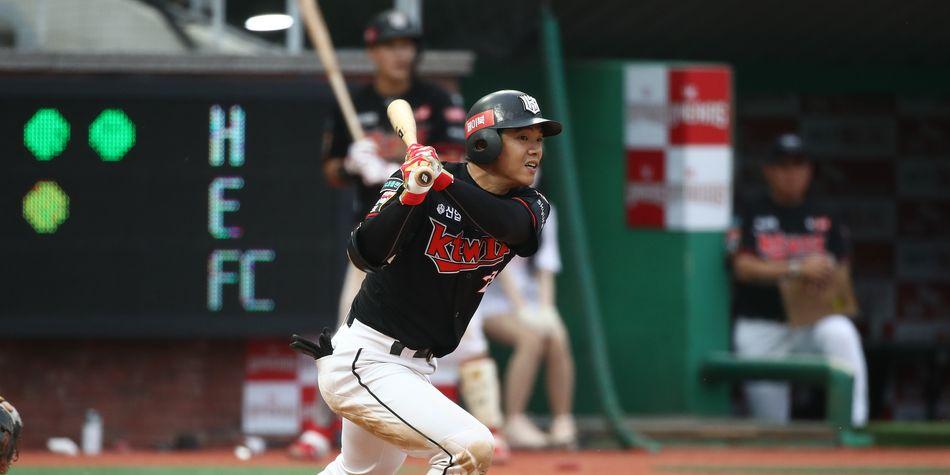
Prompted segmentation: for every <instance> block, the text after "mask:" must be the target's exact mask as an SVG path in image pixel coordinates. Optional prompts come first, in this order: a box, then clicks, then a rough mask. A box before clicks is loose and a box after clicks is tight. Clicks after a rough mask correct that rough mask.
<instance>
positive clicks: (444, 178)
mask: <svg viewBox="0 0 950 475" xmlns="http://www.w3.org/2000/svg"><path fill="white" fill-rule="evenodd" d="M452 183H455V177H454V176H452V174H451V173H449V172H447V171H446V170H445V169H443V170H442V173H439V176H437V177H435V182H434V183H432V189H433V190H435V191H442V190H444V189H446V188H448V187H449V185H451V184H452Z"/></svg>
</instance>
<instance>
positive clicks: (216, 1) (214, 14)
mask: <svg viewBox="0 0 950 475" xmlns="http://www.w3.org/2000/svg"><path fill="white" fill-rule="evenodd" d="M225 2H226V0H212V1H211V34H212V36H213V37H214V47H215V49H217V50H218V51H221V49H222V48H221V45H222V42H223V38H224V8H225Z"/></svg>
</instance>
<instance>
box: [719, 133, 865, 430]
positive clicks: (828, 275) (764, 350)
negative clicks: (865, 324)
mask: <svg viewBox="0 0 950 475" xmlns="http://www.w3.org/2000/svg"><path fill="white" fill-rule="evenodd" d="M761 170H762V175H763V176H764V177H765V182H766V184H767V185H768V193H767V195H766V196H762V197H757V199H754V200H750V202H749V203H747V204H746V205H745V206H744V207H743V208H742V210H741V212H739V213H738V216H737V219H736V221H737V222H736V224H735V226H734V227H733V229H731V230H730V232H729V238H728V241H729V242H728V247H729V251H730V261H731V269H732V273H733V277H734V280H735V287H734V288H735V313H736V319H735V324H734V327H733V342H734V347H735V351H736V353H737V354H738V355H739V356H747V357H782V356H786V355H790V354H816V355H822V356H825V357H828V358H830V359H833V360H835V361H836V362H838V363H840V364H841V365H844V366H845V367H846V368H848V369H849V370H850V371H851V372H852V374H853V375H854V391H853V398H854V400H853V403H852V423H853V425H854V426H855V427H862V426H864V425H865V424H866V423H867V418H868V395H867V392H868V390H867V365H866V363H865V358H864V351H863V348H862V345H861V337H860V335H859V334H858V331H857V329H856V328H855V326H854V323H852V321H851V319H850V318H848V317H846V316H844V315H840V314H830V315H826V316H824V317H822V318H819V319H818V320H817V321H816V322H814V323H812V324H807V325H797V326H793V325H790V324H789V321H788V316H787V315H786V310H785V306H784V304H783V301H782V296H781V294H780V291H779V283H780V282H781V281H783V280H784V279H802V280H803V281H804V282H806V283H807V284H808V285H813V286H816V288H817V287H820V286H824V285H829V283H830V280H831V279H832V276H833V274H834V273H835V271H836V269H837V268H839V267H844V268H845V269H846V270H847V269H848V266H849V259H850V249H849V243H848V231H847V228H846V227H845V225H844V224H843V223H842V222H841V220H840V218H839V217H838V216H836V215H835V214H834V213H832V212H831V211H830V210H829V209H827V208H825V207H823V206H821V205H820V204H818V203H816V202H815V201H814V200H813V199H812V197H811V196H810V195H809V193H808V190H809V186H810V185H811V182H812V177H813V175H814V164H813V163H812V160H811V159H810V157H809V155H808V153H806V149H805V147H804V145H803V143H802V139H801V137H800V136H798V135H797V134H793V133H785V134H782V135H780V136H778V137H777V138H776V139H775V141H774V144H773V146H772V148H771V151H770V153H769V154H768V156H767V157H766V159H765V162H764V163H762V165H761ZM744 390H745V395H746V400H747V403H748V404H749V407H750V410H751V412H752V415H753V416H754V417H756V418H759V419H763V420H767V421H772V422H779V423H784V422H787V421H788V420H789V417H790V404H789V388H788V384H787V383H780V382H751V383H746V384H745V388H744Z"/></svg>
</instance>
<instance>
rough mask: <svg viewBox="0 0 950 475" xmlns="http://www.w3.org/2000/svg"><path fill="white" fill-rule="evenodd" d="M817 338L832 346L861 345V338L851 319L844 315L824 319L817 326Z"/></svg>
mask: <svg viewBox="0 0 950 475" xmlns="http://www.w3.org/2000/svg"><path fill="white" fill-rule="evenodd" d="M815 333H816V336H817V337H818V338H819V339H820V340H822V341H823V342H825V343H826V344H828V345H831V346H838V345H853V344H859V343H860V341H861V336H860V335H859V334H858V329H857V328H855V327H854V323H853V322H851V319H849V318H848V317H845V316H843V315H832V316H830V317H826V318H823V319H822V320H821V321H819V322H818V324H817V325H816V326H815Z"/></svg>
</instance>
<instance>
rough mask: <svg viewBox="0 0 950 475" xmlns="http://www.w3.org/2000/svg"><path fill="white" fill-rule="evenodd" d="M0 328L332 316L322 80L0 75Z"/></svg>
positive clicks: (346, 217) (175, 327)
mask: <svg viewBox="0 0 950 475" xmlns="http://www.w3.org/2000/svg"><path fill="white" fill-rule="evenodd" d="M0 104H2V108H0V111H2V112H0V163H2V168H0V170H2V171H0V243H2V246H0V259H2V261H3V262H4V274H5V275H6V276H7V278H6V279H5V284H4V285H3V286H0V328H4V329H5V330H4V334H5V335H7V336H10V337H17V336H39V337H80V336H91V335H96V336H120V337H121V336H127V337H149V338H153V337H164V336H168V337H196V336H197V337H229V336H234V337H242V336H247V335H255V336H260V335H289V334H291V333H293V332H298V333H299V332H315V331H318V330H319V329H321V328H322V327H324V326H332V325H334V324H335V321H336V309H337V296H338V293H339V288H340V284H341V281H342V276H343V271H344V269H345V265H346V256H345V242H346V237H347V234H348V231H349V226H350V224H351V222H350V219H351V218H350V217H351V216H352V205H351V202H352V200H351V198H350V197H349V195H345V194H343V193H341V192H337V191H335V190H332V189H330V188H329V187H328V185H327V184H326V181H325V180H324V178H323V172H322V165H321V163H322V162H321V159H320V157H321V155H322V153H323V151H322V149H323V132H324V131H325V130H327V129H328V127H329V125H328V123H327V121H326V118H327V117H329V116H330V115H331V111H332V107H333V104H334V103H333V100H332V95H331V94H330V91H329V89H328V88H327V87H326V85H325V84H322V83H319V82H316V81H315V80H313V79H303V78H295V77H263V78H262V77H253V78H241V77H234V76H229V77H217V76H201V75H182V76H175V75H165V76H162V75H159V76H149V77H148V78H147V79H146V80H143V78H142V77H141V76H135V75H93V74H75V75H42V74H38V75H33V76H29V75H23V76H18V75H16V74H8V75H0Z"/></svg>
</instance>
